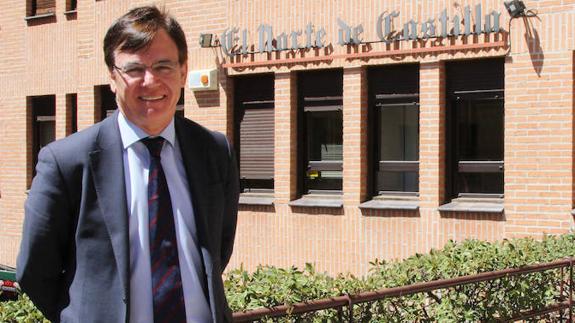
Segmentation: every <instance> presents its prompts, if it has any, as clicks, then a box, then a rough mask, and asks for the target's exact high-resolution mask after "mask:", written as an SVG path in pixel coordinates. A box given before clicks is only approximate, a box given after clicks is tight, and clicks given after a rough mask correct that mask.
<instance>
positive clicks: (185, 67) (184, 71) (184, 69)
mask: <svg viewBox="0 0 575 323" xmlns="http://www.w3.org/2000/svg"><path fill="white" fill-rule="evenodd" d="M180 73H182V74H181V80H182V84H180V85H181V86H182V87H185V86H186V80H187V79H188V62H185V63H184V64H181V66H180Z"/></svg>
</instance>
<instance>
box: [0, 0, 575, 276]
mask: <svg viewBox="0 0 575 323" xmlns="http://www.w3.org/2000/svg"><path fill="white" fill-rule="evenodd" d="M149 3H150V2H149V1H135V0H134V1H118V0H82V1H73V0H26V1H16V0H4V1H2V2H1V3H0V57H1V59H0V84H1V85H2V86H0V135H1V137H2V145H0V263H2V264H6V265H14V264H15V257H16V254H17V250H18V245H19V241H20V235H21V226H22V220H23V203H24V201H25V199H26V191H27V190H28V188H29V186H30V183H31V180H32V178H33V175H34V165H35V162H36V154H37V152H38V150H39V149H40V148H41V147H42V146H43V145H45V144H47V143H48V142H50V141H52V140H54V139H58V138H62V137H65V136H66V135H69V134H71V133H73V132H75V131H78V130H81V129H84V128H86V127H89V126H90V125H92V124H94V123H95V122H98V121H100V120H102V118H104V117H106V116H107V115H109V113H110V112H111V111H113V110H114V109H115V108H116V103H115V99H114V96H113V94H112V93H111V91H110V89H109V86H108V71H107V69H106V67H105V64H104V58H103V54H102V48H101V47H102V39H103V36H104V33H105V31H106V30H107V27H108V26H109V25H110V24H111V22H112V21H113V20H114V19H115V18H117V17H118V16H120V15H121V14H123V13H125V12H126V11H127V10H129V8H131V7H134V6H137V5H141V4H149ZM523 3H524V4H525V7H526V8H524V9H523V8H521V6H520V4H519V3H515V4H514V5H515V7H514V8H512V9H516V10H517V11H518V13H515V12H508V10H507V8H506V6H505V5H504V2H503V1H495V0H483V1H481V0H462V1H444V0H410V1H399V0H381V1H375V0H336V1H334V0H317V1H305V0H277V1H271V2H270V1H264V0H190V1H176V0H173V1H168V0H166V1H162V2H159V3H157V4H159V5H160V6H164V7H165V8H166V9H167V10H168V11H169V12H170V13H171V14H173V15H174V16H176V17H177V19H178V20H179V21H180V23H181V24H182V26H183V28H184V30H185V32H186V35H187V37H188V44H189V47H190V48H189V56H190V61H189V70H190V74H189V76H188V79H189V84H188V86H187V87H186V88H184V89H182V97H181V100H180V103H179V109H178V113H181V114H183V115H185V116H186V117H188V118H190V119H193V120H195V121H197V122H199V123H201V124H203V125H205V126H206V127H208V128H211V129H215V130H219V131H221V132H223V133H225V134H227V135H228V137H229V138H230V139H231V140H232V142H233V143H234V147H235V149H236V151H237V153H238V163H239V167H240V176H241V186H242V194H241V197H240V203H241V205H240V212H239V223H238V231H237V238H236V248H235V251H234V255H233V258H232V261H231V263H230V266H229V268H235V267H239V266H240V265H243V266H244V268H247V269H249V270H251V269H254V268H255V267H256V266H257V265H258V264H271V265H276V266H291V265H297V266H302V265H303V264H305V263H306V262H309V263H314V264H316V266H317V268H318V269H319V270H322V271H323V270H325V271H328V272H331V273H337V272H352V273H355V274H364V273H366V272H367V270H368V269H369V261H371V260H374V259H376V258H379V259H397V258H404V257H408V256H410V255H412V254H414V253H417V252H420V253H421V252H427V251H428V250H429V249H430V248H440V247H441V246H442V245H443V244H444V243H445V242H446V241H448V240H449V239H454V240H463V239H466V238H477V239H485V240H498V239H503V238H510V237H518V236H533V237H541V236H542V235H543V234H559V233H565V232H569V231H570V230H572V228H573V225H574V224H573V215H572V210H573V208H574V199H575V195H574V192H575V190H574V185H573V183H574V172H573V167H574V163H573V159H574V154H573V152H574V140H573V134H574V131H575V127H574V118H573V117H574V115H573V109H574V96H573V93H574V83H573V82H574V75H575V73H574V59H575V56H574V49H575V2H573V1H566V0H563V1H561V0H540V1H534V0H526V1H524V2H523ZM513 15H515V16H516V17H512V16H513ZM200 40H201V41H202V43H200Z"/></svg>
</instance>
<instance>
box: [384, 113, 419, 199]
mask: <svg viewBox="0 0 575 323" xmlns="http://www.w3.org/2000/svg"><path fill="white" fill-rule="evenodd" d="M378 112H379V124H380V129H381V130H380V131H379V160H380V161H381V162H382V163H380V166H379V167H378V171H377V189H378V191H379V192H384V191H405V192H417V191H418V190H419V178H418V172H417V171H415V170H405V169H404V170H399V169H396V170H394V171H392V170H386V168H387V169H389V168H391V165H392V163H391V162H395V164H396V165H398V164H399V163H398V162H401V161H415V162H416V161H418V160H419V111H418V106H417V105H415V104H392V105H390V106H387V107H381V108H379V109H378ZM386 162H387V163H386ZM387 165H390V166H387Z"/></svg>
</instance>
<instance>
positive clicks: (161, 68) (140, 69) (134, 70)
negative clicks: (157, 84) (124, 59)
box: [112, 61, 180, 79]
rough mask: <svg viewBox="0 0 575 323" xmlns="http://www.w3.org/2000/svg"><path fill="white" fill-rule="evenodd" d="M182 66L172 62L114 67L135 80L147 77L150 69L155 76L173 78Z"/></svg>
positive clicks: (129, 64)
mask: <svg viewBox="0 0 575 323" xmlns="http://www.w3.org/2000/svg"><path fill="white" fill-rule="evenodd" d="M179 65H180V64H179V63H178V62H172V61H160V62H156V63H154V64H152V65H144V64H140V63H128V64H126V65H124V66H123V67H118V66H116V65H112V66H113V67H114V68H115V69H117V70H118V71H120V72H122V73H124V74H126V75H127V76H129V77H130V78H133V79H143V78H144V75H146V70H147V69H148V68H149V69H150V71H151V72H152V74H154V75H155V76H161V77H169V76H173V75H174V74H175V72H176V70H177V69H178V66H179Z"/></svg>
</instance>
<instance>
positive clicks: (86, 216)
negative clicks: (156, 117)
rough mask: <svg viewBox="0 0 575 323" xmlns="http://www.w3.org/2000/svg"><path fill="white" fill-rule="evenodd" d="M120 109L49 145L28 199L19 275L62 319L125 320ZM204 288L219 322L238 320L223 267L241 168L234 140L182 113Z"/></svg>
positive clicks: (180, 128) (179, 131)
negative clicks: (231, 307) (228, 298)
mask: <svg viewBox="0 0 575 323" xmlns="http://www.w3.org/2000/svg"><path fill="white" fill-rule="evenodd" d="M117 113H118V112H116V114H114V115H113V116H111V117H109V118H107V119H105V120H104V121H102V122H100V123H98V124H95V125H94V126H92V127H90V128H88V129H86V130H84V131H81V132H79V133H76V134H74V135H72V136H69V137H67V138H64V139H62V140H58V141H56V142H53V143H51V144H49V145H48V146H46V147H44V148H43V149H42V151H41V152H40V154H39V157H38V165H37V167H36V171H37V174H36V177H35V178H34V180H33V182H32V187H31V189H30V193H29V196H28V199H27V201H26V205H25V219H24V232H23V236H22V244H21V246H20V254H19V255H18V260H17V280H18V282H19V283H20V286H21V288H22V290H23V291H24V292H26V293H27V294H28V295H29V296H30V299H31V300H32V301H33V302H34V304H35V305H36V306H37V307H38V308H39V309H40V310H41V311H42V312H43V313H44V315H45V316H46V317H47V318H48V319H50V320H51V321H55V322H59V321H62V322H82V323H86V322H126V321H128V320H129V318H128V313H129V309H128V304H130V301H129V298H130V289H129V287H130V278H129V241H128V211H127V203H126V188H125V183H124V168H123V161H122V141H121V138H120V132H119V128H118V122H117V120H116V119H117ZM175 128H176V136H177V137H178V142H179V143H180V148H181V152H182V157H183V160H184V164H185V169H186V173H187V176H188V183H189V185H190V192H191V195H192V203H193V207H194V215H195V221H196V225H197V232H198V240H199V249H200V253H201V256H202V261H203V265H204V272H205V284H204V291H205V294H206V297H207V299H208V302H209V304H210V308H211V312H212V317H213V321H214V322H228V321H231V312H230V310H229V308H228V305H227V301H226V298H225V295H224V287H223V282H222V277H221V274H222V271H223V269H224V268H225V267H226V265H227V263H228V261H229V259H230V256H231V254H232V247H233V241H234V235H235V229H236V220H237V202H238V194H239V193H238V191H239V187H238V186H239V183H238V173H237V165H236V162H235V158H234V156H233V152H232V149H231V148H230V147H229V145H228V142H227V140H226V138H225V136H223V135H222V134H220V133H217V132H212V131H209V130H207V129H205V128H203V127H201V126H200V125H198V124H196V123H194V122H192V121H190V120H187V119H183V118H179V117H176V118H175Z"/></svg>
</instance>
